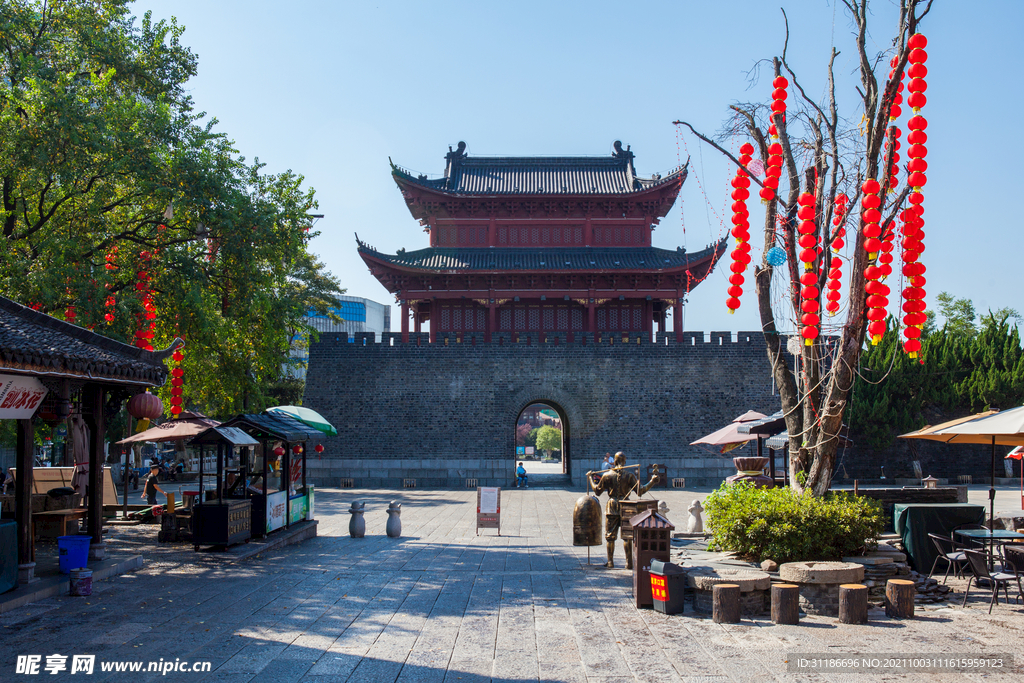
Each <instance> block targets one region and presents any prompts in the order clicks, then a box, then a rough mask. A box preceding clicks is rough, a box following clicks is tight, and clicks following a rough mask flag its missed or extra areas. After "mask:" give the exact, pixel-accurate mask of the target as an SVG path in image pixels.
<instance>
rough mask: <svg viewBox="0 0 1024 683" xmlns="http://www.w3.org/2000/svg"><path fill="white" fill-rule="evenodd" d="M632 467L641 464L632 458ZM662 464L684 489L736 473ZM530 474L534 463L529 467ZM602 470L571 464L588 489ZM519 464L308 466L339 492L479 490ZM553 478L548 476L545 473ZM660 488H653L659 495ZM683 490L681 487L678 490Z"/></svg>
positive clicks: (437, 461) (509, 481) (690, 462)
mask: <svg viewBox="0 0 1024 683" xmlns="http://www.w3.org/2000/svg"><path fill="white" fill-rule="evenodd" d="M628 460H629V464H633V463H635V462H637V460H636V459H633V458H628ZM657 462H658V464H659V465H665V470H663V472H665V473H667V475H668V476H667V479H668V484H669V485H668V486H667V487H665V488H666V489H670V488H672V480H673V479H684V480H685V487H684V488H691V489H692V488H702V487H712V488H715V487H718V486H719V485H720V484H721V483H722V481H724V480H725V478H726V477H728V476H730V475H733V474H736V468H735V467H733V465H732V461H731V460H730V459H729V458H714V457H712V458H683V457H679V458H659V459H658V461H657ZM640 463H641V464H642V465H644V467H643V468H642V472H641V476H640V478H641V479H643V480H644V483H646V481H647V480H646V476H647V469H646V468H647V465H650V464H654V461H651V462H648V461H647V460H645V459H641V460H640ZM526 469H527V472H529V470H530V466H529V463H527V466H526ZM600 469H602V466H601V460H600V459H596V458H595V459H580V460H573V461H572V463H571V473H570V481H571V485H572V486H573V487H574V488H580V489H583V488H585V486H586V484H585V481H584V477H585V476H586V473H587V472H588V471H597V470H600ZM514 470H515V460H513V459H512V458H509V459H507V460H496V459H488V458H458V459H456V458H452V459H450V460H449V459H443V458H401V459H397V458H396V459H386V458H338V457H334V458H327V457H324V458H316V457H310V458H309V459H308V460H307V462H306V480H307V482H309V483H311V484H313V485H314V486H317V487H329V488H337V487H340V486H342V485H343V484H342V480H343V479H345V480H351V481H350V482H349V481H346V482H345V485H349V483H350V484H351V486H352V487H354V488H403V487H404V486H405V484H406V480H407V479H412V480H414V481H415V487H416V488H466V487H467V486H469V480H472V479H475V480H476V486H502V487H506V488H507V487H511V486H514V485H515V475H514ZM545 476H547V475H545ZM660 490H662V489H661V488H660V487H658V488H653V489H651V495H653V496H655V497H657V493H658V491H660ZM677 490H678V489H677Z"/></svg>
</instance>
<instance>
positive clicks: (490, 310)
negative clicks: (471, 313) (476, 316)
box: [484, 299, 498, 344]
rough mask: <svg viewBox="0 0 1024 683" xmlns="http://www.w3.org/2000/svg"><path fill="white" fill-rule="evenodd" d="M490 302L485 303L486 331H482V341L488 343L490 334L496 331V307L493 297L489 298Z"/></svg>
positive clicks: (490, 337)
mask: <svg viewBox="0 0 1024 683" xmlns="http://www.w3.org/2000/svg"><path fill="white" fill-rule="evenodd" d="M489 301H490V303H488V304H487V331H486V332H484V341H485V342H487V343H488V344H489V343H490V342H491V339H492V336H491V335H493V334H494V333H495V332H497V331H498V307H497V306H496V305H495V303H494V299H489Z"/></svg>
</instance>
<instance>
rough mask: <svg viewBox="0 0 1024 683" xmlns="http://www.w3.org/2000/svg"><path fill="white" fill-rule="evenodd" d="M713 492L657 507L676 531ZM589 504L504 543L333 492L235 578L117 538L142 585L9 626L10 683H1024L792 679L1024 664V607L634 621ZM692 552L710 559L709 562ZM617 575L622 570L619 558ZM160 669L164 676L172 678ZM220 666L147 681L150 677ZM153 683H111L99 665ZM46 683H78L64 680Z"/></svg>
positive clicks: (407, 505)
mask: <svg viewBox="0 0 1024 683" xmlns="http://www.w3.org/2000/svg"><path fill="white" fill-rule="evenodd" d="M704 493H706V492H693V491H685V490H683V491H678V490H669V491H658V492H657V494H658V496H659V497H660V498H662V499H664V500H666V502H667V503H668V505H669V508H670V512H669V513H668V517H669V519H672V520H673V521H675V522H676V524H677V526H679V525H681V524H683V523H685V515H686V512H685V510H686V508H687V506H688V504H689V502H690V501H691V500H693V499H694V498H702V497H703V495H704ZM579 495H580V493H579V492H573V491H565V490H536V489H529V490H511V491H504V492H503V496H502V535H501V536H497V534H496V533H495V531H494V530H484V531H482V532H481V534H480V535H477V533H476V530H475V528H474V520H475V512H476V510H475V491H470V490H465V491H463V490H429V489H428V490H423V489H421V490H408V491H404V490H403V491H375V490H352V489H345V490H329V489H323V490H318V491H317V517H318V519H319V532H318V533H319V535H318V537H317V538H315V539H312V540H309V541H306V542H304V543H302V544H300V545H295V546H289V547H285V548H280V549H276V550H271V551H267V552H263V553H260V554H259V555H258V556H256V557H253V558H250V559H244V560H239V559H238V558H237V557H231V556H218V555H217V554H214V553H193V552H192V550H191V546H187V545H167V544H156V543H155V542H154V541H155V535H156V528H155V527H147V526H144V525H143V526H132V527H117V528H115V529H112V530H111V534H110V535H111V538H110V542H109V544H108V545H109V546H110V552H111V556H112V557H118V556H121V555H123V556H130V555H133V554H142V555H143V556H144V557H145V559H146V563H145V565H144V566H143V568H142V569H141V570H139V571H136V572H133V573H130V574H125V575H123V576H119V577H115V578H111V579H109V580H107V581H102V582H98V583H97V584H96V587H95V592H94V595H93V596H92V597H90V598H71V597H67V596H63V595H61V596H55V597H49V598H46V599H44V600H39V601H37V602H33V603H31V604H28V605H24V606H21V607H18V608H17V609H14V610H11V611H10V612H8V613H5V614H3V615H0V681H4V682H6V681H8V680H12V681H16V680H33V677H32V676H16V675H15V673H14V672H15V666H16V660H17V656H18V655H31V654H36V655H42V656H43V657H44V660H43V661H44V663H45V656H46V655H52V654H54V653H58V654H63V655H69V656H70V655H74V654H93V655H95V656H96V659H97V665H96V671H95V672H94V674H92V675H91V676H89V677H87V678H85V679H84V680H96V681H113V682H119V681H132V683H136V682H140V681H141V682H148V681H158V680H159V681H182V682H185V681H188V682H190V683H191V682H196V681H211V682H212V681H222V682H225V683H321V682H323V683H327V682H328V681H329V682H331V683H336V682H340V681H352V682H354V683H360V682H362V681H366V682H367V683H391V682H394V681H402V682H414V681H415V682H419V681H423V682H437V683H449V682H452V681H460V682H462V683H482V682H484V681H508V682H510V683H518V682H523V681H568V682H573V683H575V682H577V681H578V682H580V683H597V682H599V681H623V682H626V681H628V682H632V683H636V682H641V681H643V682H647V681H649V682H651V683H661V682H670V681H671V682H683V683H691V682H698V681H715V682H726V681H728V682H731V681H753V680H764V681H773V680H777V681H828V682H832V681H836V682H838V681H846V680H850V681H858V683H859V682H862V681H872V680H928V681H945V680H950V681H953V680H958V681H960V680H977V681H980V680H983V679H984V680H1015V679H1016V680H1019V679H1020V678H1021V677H1022V676H1021V674H1020V673H1019V669H1018V670H1016V671H1015V672H1014V673H1005V674H1000V673H993V672H991V671H990V672H987V673H977V674H886V675H881V674H835V673H828V674H821V673H789V672H787V659H788V658H789V657H790V655H791V654H793V653H800V652H803V653H819V655H832V656H843V655H844V654H849V653H890V654H899V653H903V654H917V655H920V654H928V653H935V654H940V653H941V654H954V653H957V654H964V655H970V654H973V655H978V654H982V653H1016V652H1020V651H1022V650H1024V648H1022V647H1021V646H1022V645H1024V635H1022V634H1024V628H1022V627H1024V605H1019V604H1014V603H1013V602H1012V601H1011V603H1010V604H1008V605H1007V604H1004V603H1002V602H1001V603H1000V605H998V606H997V607H995V608H994V609H993V612H992V615H991V616H989V615H988V613H987V610H988V593H987V592H986V591H984V590H978V589H973V590H972V592H971V599H970V601H969V602H968V605H967V608H965V609H964V608H960V607H959V601H960V600H961V599H962V594H963V593H962V591H963V588H964V582H963V581H959V582H958V581H955V580H951V582H950V585H952V586H954V587H955V588H956V589H957V594H956V598H957V599H956V600H954V602H952V603H951V604H950V606H949V607H945V608H940V609H930V610H921V611H919V612H918V618H916V619H913V620H908V621H902V622H900V621H895V620H890V619H887V618H886V617H885V616H884V614H883V613H882V612H881V611H879V610H873V611H872V613H871V621H870V622H869V623H868V624H867V625H858V626H851V625H841V624H838V623H837V620H835V619H830V618H827V617H806V618H804V619H802V621H801V623H800V624H799V625H797V626H776V625H774V624H772V623H771V622H770V621H769V620H768V619H766V618H758V619H744V620H743V621H742V622H741V623H739V624H715V623H713V622H712V621H711V619H709V618H707V617H706V616H703V615H695V614H694V613H692V612H687V613H686V614H684V615H675V616H666V615H663V614H659V613H657V612H654V611H652V610H637V609H636V608H634V607H633V605H632V599H631V586H632V583H631V576H630V574H629V573H628V572H626V571H625V570H623V569H616V570H606V569H604V568H603V567H601V566H600V565H599V564H597V563H598V562H601V563H603V555H604V553H603V549H602V548H601V547H597V548H594V549H593V550H594V551H595V552H594V562H595V564H593V565H590V566H588V565H587V549H586V548H575V547H573V546H572V520H571V514H572V508H573V504H574V502H575V500H576V498H578V497H579ZM353 500H362V501H365V502H366V510H367V512H366V522H367V535H366V537H365V538H362V539H352V538H350V537H349V536H348V520H349V516H348V514H347V512H346V511H347V509H348V506H349V504H350V503H351V502H352V501H353ZM391 500H399V501H401V502H402V521H403V527H404V529H403V536H402V538H398V539H392V538H387V537H386V535H385V534H384V524H385V522H386V520H387V515H386V514H385V512H384V510H385V508H386V507H387V503H388V502H389V501H391ZM695 552H696V551H695ZM617 562H618V564H619V565H620V566H622V564H623V562H622V555H621V549H620V551H619V556H618V557H617ZM161 660H162V661H161ZM151 661H152V662H155V663H157V664H158V665H160V666H162V665H163V663H167V662H172V663H176V664H177V665H179V666H180V665H181V664H182V663H183V662H184V663H186V664H187V666H188V667H191V666H192V664H193V663H197V662H198V663H200V665H201V666H204V667H205V666H207V665H208V667H209V670H202V671H191V670H188V671H170V672H168V673H167V674H163V673H161V672H159V671H155V670H154V671H150V670H146V667H148V666H149V662H151ZM111 662H128V663H141V665H142V666H143V667H144V668H143V670H142V671H139V672H135V673H129V672H125V671H120V672H118V671H103V670H100V666H101V664H103V663H111ZM39 675H40V676H43V675H45V676H46V680H64V679H71V680H79V678H80V677H81V675H80V674H75V675H74V676H75V677H74V678H72V674H70V673H69V672H68V671H62V672H59V673H57V674H56V675H52V676H51V675H50V674H48V673H45V672H44V673H42V674H39Z"/></svg>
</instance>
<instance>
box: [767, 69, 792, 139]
mask: <svg viewBox="0 0 1024 683" xmlns="http://www.w3.org/2000/svg"><path fill="white" fill-rule="evenodd" d="M772 87H773V88H775V90H773V91H772V122H771V125H769V126H768V135H770V136H772V137H773V138H777V137H779V130H778V128H777V127H776V125H775V121H776V116H779V117H780V118H779V119H778V120H779V121H785V120H786V98H787V97H789V93H788V92H786V88H787V87H789V81H787V80H786V77H785V76H776V77H775V80H774V81H772Z"/></svg>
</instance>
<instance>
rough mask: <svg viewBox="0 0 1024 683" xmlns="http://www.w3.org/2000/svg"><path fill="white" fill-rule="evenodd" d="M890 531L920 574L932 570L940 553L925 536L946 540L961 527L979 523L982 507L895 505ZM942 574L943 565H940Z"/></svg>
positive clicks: (972, 505)
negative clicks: (900, 543)
mask: <svg viewBox="0 0 1024 683" xmlns="http://www.w3.org/2000/svg"><path fill="white" fill-rule="evenodd" d="M892 514H893V528H895V529H896V533H898V534H899V535H900V538H901V539H903V547H904V549H906V551H907V560H908V561H909V562H910V566H911V567H913V568H914V569H915V570H917V571H919V572H921V573H922V574H925V573H927V572H928V571H929V570H930V569H931V568H932V563H933V562H935V558H936V557H937V556H938V554H939V552H938V550H936V549H935V544H934V543H932V539H930V538H928V534H935V535H937V536H945V537H946V538H949V537H950V536H951V535H952V533H953V529H955V528H957V527H958V526H963V525H964V524H981V523H982V522H983V521H984V520H985V506H984V505H975V504H974V503H897V504H896V505H893V507H892ZM939 564H940V567H941V568H942V570H943V571H945V565H944V564H942V563H941V562H940V563H939Z"/></svg>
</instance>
